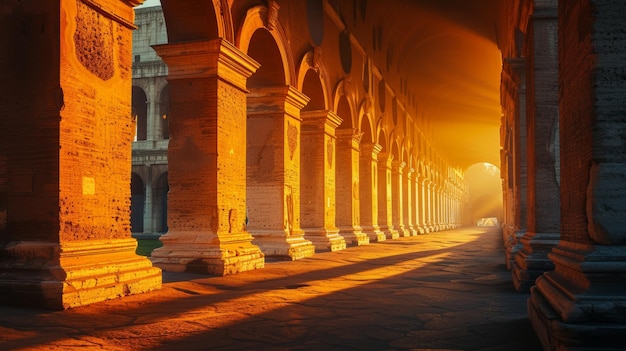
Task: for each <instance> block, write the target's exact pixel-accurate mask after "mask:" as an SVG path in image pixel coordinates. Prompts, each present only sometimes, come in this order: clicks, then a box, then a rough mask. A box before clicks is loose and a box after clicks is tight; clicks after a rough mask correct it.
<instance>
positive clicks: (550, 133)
mask: <svg viewBox="0 0 626 351" xmlns="http://www.w3.org/2000/svg"><path fill="white" fill-rule="evenodd" d="M528 26H529V29H528V32H527V33H526V39H527V43H526V44H527V47H528V52H529V53H528V54H527V63H528V71H527V80H526V81H527V104H528V111H527V112H528V115H527V140H528V144H527V160H528V166H527V167H528V168H527V173H528V184H527V187H528V189H527V201H528V202H527V206H528V217H527V227H526V229H527V230H526V233H525V234H524V236H523V237H522V238H521V240H520V241H521V243H522V244H523V247H522V248H521V250H520V251H518V252H517V254H516V256H515V265H514V267H513V284H514V285H515V288H516V290H517V291H524V292H527V291H528V289H530V287H531V286H532V285H534V283H535V279H537V277H538V276H539V275H541V274H542V273H543V272H546V271H549V270H552V269H553V268H554V265H553V263H552V262H551V261H550V260H549V259H548V253H549V252H550V251H551V250H552V248H553V247H554V246H556V245H557V244H558V241H559V237H560V226H559V221H560V216H559V213H560V208H561V205H560V201H559V184H558V179H557V176H556V161H555V154H554V151H555V150H558V146H556V145H555V143H556V139H555V136H556V133H558V123H559V121H558V117H559V106H558V57H557V8H556V4H554V7H550V6H548V5H544V7H543V8H542V7H539V5H538V4H535V12H534V13H533V14H532V15H531V18H530V21H529V24H528Z"/></svg>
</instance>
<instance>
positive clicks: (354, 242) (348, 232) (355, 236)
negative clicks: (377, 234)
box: [339, 227, 370, 246]
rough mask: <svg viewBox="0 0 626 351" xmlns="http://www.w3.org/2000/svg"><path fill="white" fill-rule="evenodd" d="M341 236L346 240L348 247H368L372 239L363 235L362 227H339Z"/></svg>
mask: <svg viewBox="0 0 626 351" xmlns="http://www.w3.org/2000/svg"><path fill="white" fill-rule="evenodd" d="M339 235H341V236H343V238H344V239H345V240H346V245H349V246H361V245H368V244H369V243H370V238H369V237H368V236H367V234H365V233H363V231H362V230H361V227H339Z"/></svg>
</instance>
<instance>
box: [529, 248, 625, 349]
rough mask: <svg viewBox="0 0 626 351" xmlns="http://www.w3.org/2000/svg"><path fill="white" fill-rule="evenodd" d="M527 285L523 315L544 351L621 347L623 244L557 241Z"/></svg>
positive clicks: (622, 333)
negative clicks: (548, 264)
mask: <svg viewBox="0 0 626 351" xmlns="http://www.w3.org/2000/svg"><path fill="white" fill-rule="evenodd" d="M550 259H551V260H552V261H553V262H554V264H555V269H554V270H553V271H551V272H547V273H545V274H543V275H542V276H541V277H539V278H538V279H537V282H536V285H535V286H534V287H532V288H531V294H530V299H529V301H528V312H529V318H530V321H531V323H532V325H533V328H535V331H536V333H537V335H538V336H539V339H540V340H541V342H542V344H543V346H544V349H546V350H576V351H579V350H589V351H591V350H594V351H596V350H606V351H609V350H623V349H624V337H623V335H625V334H626V313H624V311H625V310H626V280H625V279H624V277H626V265H624V264H623V263H624V262H626V246H617V245H615V246H602V245H595V246H583V245H580V244H577V243H571V242H561V243H560V244H559V245H558V246H557V247H555V248H554V249H553V250H552V253H551V254H550Z"/></svg>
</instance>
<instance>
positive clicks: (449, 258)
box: [0, 227, 541, 351]
mask: <svg viewBox="0 0 626 351" xmlns="http://www.w3.org/2000/svg"><path fill="white" fill-rule="evenodd" d="M163 279H164V285H163V289H161V290H160V291H156V292H152V293H148V294H143V295H136V296H130V297H126V298H124V299H119V300H112V301H107V302H103V303H98V304H94V305H91V306H86V307H80V308H75V309H72V310H67V311H55V312H51V311H44V310H32V309H23V308H13V307H6V306H4V307H0V350H73V349H80V350H507V351H517V350H519V351H522V350H523V351H529V350H531V351H532V350H541V347H540V345H539V341H538V340H537V337H536V336H535V334H534V332H533V330H532V328H531V325H530V322H529V321H528V318H527V313H526V299H527V298H528V295H526V294H519V293H516V292H514V290H513V284H512V282H511V273H510V272H509V271H507V270H506V269H505V266H504V252H503V248H502V245H501V235H500V232H499V230H498V229H497V228H494V227H467V228H462V229H456V230H450V231H443V232H438V233H432V234H426V235H420V236H417V237H410V238H400V239H394V240H389V241H385V242H382V243H373V244H370V245H368V246H361V247H350V248H348V249H346V250H343V251H339V252H332V253H322V254H316V255H315V256H313V257H311V258H306V259H302V260H299V261H294V262H291V261H290V262H273V263H267V264H266V268H264V269H262V270H257V271H252V272H244V273H240V274H236V275H232V276H227V277H204V276H198V275H191V274H180V273H176V274H172V273H165V274H164V277H163Z"/></svg>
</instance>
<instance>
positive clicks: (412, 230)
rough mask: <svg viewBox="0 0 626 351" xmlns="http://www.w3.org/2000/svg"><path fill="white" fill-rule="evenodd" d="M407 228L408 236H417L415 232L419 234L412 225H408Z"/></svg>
mask: <svg viewBox="0 0 626 351" xmlns="http://www.w3.org/2000/svg"><path fill="white" fill-rule="evenodd" d="M407 230H408V232H409V236H417V234H419V231H418V230H417V228H416V227H415V226H414V225H409V226H408V227H407Z"/></svg>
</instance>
